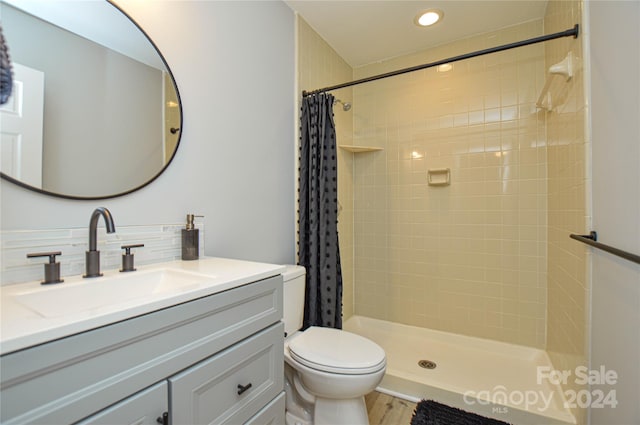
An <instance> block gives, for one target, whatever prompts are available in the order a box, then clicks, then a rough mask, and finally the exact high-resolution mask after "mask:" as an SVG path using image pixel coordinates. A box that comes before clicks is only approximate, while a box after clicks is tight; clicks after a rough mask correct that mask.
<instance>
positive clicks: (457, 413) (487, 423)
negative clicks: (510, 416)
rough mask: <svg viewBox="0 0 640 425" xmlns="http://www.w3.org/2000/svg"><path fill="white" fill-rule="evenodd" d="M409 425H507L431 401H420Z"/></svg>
mask: <svg viewBox="0 0 640 425" xmlns="http://www.w3.org/2000/svg"><path fill="white" fill-rule="evenodd" d="M411 425H509V424H507V423H506V422H502V421H498V420H496V419H491V418H485V417H484V416H480V415H476V414H475V413H469V412H465V411H464V410H460V409H456V408H455V407H449V406H446V405H444V404H440V403H436V402H435V401H433V400H422V401H421V402H420V403H418V405H417V406H416V410H415V412H413V417H412V418H411Z"/></svg>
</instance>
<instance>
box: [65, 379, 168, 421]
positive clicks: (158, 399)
mask: <svg viewBox="0 0 640 425" xmlns="http://www.w3.org/2000/svg"><path fill="white" fill-rule="evenodd" d="M167 386H168V385H167V381H162V382H160V383H158V384H156V385H154V386H152V387H150V388H147V389H145V390H142V391H140V392H139V393H137V394H134V395H132V396H131V397H128V398H126V399H124V400H122V401H121V402H120V403H116V404H115V405H113V406H111V407H109V408H107V409H104V410H103V411H101V412H98V413H96V414H95V415H91V416H89V417H88V418H86V419H84V420H82V421H80V422H78V423H77V424H76V425H113V424H120V425H157V424H158V422H157V419H158V418H159V417H160V418H161V417H162V414H163V413H164V412H167V411H168V410H169V409H168V405H169V395H168V390H167Z"/></svg>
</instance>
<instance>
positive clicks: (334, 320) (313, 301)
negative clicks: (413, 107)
mask: <svg viewBox="0 0 640 425" xmlns="http://www.w3.org/2000/svg"><path fill="white" fill-rule="evenodd" d="M333 101H334V98H333V96H332V95H331V94H326V93H320V94H312V95H309V96H305V97H304V98H303V99H302V114H301V118H300V121H301V123H300V157H299V159H300V168H299V174H300V177H299V189H298V195H299V196H298V198H299V201H298V202H299V205H298V206H299V211H298V215H299V220H298V224H299V231H298V233H299V241H298V258H299V261H298V263H299V264H300V265H302V266H304V267H305V268H306V270H307V275H306V283H307V287H306V294H305V308H304V327H305V328H307V327H309V326H323V327H332V328H338V329H341V328H342V274H341V273H342V272H341V269H340V250H339V247H338V171H337V169H338V161H337V151H336V149H337V148H336V130H335V124H334V122H333Z"/></svg>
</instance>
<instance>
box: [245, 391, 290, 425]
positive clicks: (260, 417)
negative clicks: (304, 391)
mask: <svg viewBox="0 0 640 425" xmlns="http://www.w3.org/2000/svg"><path fill="white" fill-rule="evenodd" d="M284 423H285V404H284V392H281V393H280V395H279V396H278V397H276V398H275V399H274V400H273V401H272V402H271V403H269V404H268V405H266V406H265V407H264V408H263V409H262V410H261V411H259V412H258V413H257V414H256V415H255V416H254V417H253V418H251V419H249V420H248V421H247V422H245V424H244V425H284Z"/></svg>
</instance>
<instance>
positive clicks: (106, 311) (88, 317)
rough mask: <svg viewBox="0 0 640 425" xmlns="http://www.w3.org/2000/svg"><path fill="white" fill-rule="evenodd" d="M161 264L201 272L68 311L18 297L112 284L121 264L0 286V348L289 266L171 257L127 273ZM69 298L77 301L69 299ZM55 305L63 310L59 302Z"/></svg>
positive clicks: (70, 332)
mask: <svg viewBox="0 0 640 425" xmlns="http://www.w3.org/2000/svg"><path fill="white" fill-rule="evenodd" d="M160 269H168V270H175V271H184V272H188V273H193V274H194V276H195V275H198V276H199V277H198V279H197V284H191V285H188V286H186V287H185V288H184V289H183V290H180V291H179V292H177V293H176V292H175V291H174V292H169V293H158V294H149V295H148V296H147V295H145V296H137V297H134V298H133V299H130V300H127V301H126V302H118V303H116V304H115V305H110V306H101V307H100V308H95V309H84V310H82V309H79V310H80V311H75V312H72V313H70V314H47V315H45V314H42V313H41V312H38V311H36V310H34V309H31V308H29V307H28V306H26V305H24V304H23V303H21V302H20V301H19V299H20V297H21V296H23V295H25V294H28V295H30V294H34V293H37V295H38V296H40V295H42V294H44V295H45V296H44V297H40V298H43V299H44V300H45V302H46V291H51V290H55V289H56V287H61V286H62V285H66V287H65V289H70V288H73V286H74V285H76V286H80V285H96V284H100V283H103V284H105V285H108V282H106V281H107V280H109V279H117V278H118V277H119V276H123V275H124V274H123V273H120V272H119V271H118V270H110V271H104V272H103V273H104V276H102V277H98V278H91V279H83V278H82V277H81V276H71V277H64V282H63V283H59V284H54V285H41V284H40V282H39V281H38V282H28V283H20V284H14V285H7V286H4V287H2V288H0V303H1V304H0V318H1V320H0V354H2V355H4V354H7V353H10V352H12V351H16V350H20V349H24V348H27V347H31V346H34V345H38V344H42V343H44V342H48V341H53V340H55V339H58V338H62V337H65V336H69V335H73V334H76V333H79V332H84V331H87V330H90V329H94V328H97V327H100V326H104V325H108V324H110V323H115V322H118V321H120V320H125V319H128V318H131V317H135V316H139V315H141V314H146V313H150V312H152V311H156V310H160V309H162V308H166V307H170V306H173V305H176V304H179V303H183V302H186V301H190V300H194V299H196V298H200V297H204V296H207V295H212V294H216V293H218V292H222V291H226V290H228V289H232V288H236V287H238V286H242V285H244V284H247V283H251V282H255V281H257V280H260V279H265V278H267V277H271V276H275V275H278V274H280V273H282V272H283V271H284V269H285V266H281V265H275V264H266V263H255V262H250V261H242V260H230V259H224V258H211V257H205V258H201V259H199V260H196V261H173V262H169V263H161V264H153V265H147V266H138V267H137V271H136V272H131V273H126V275H128V276H134V275H136V273H139V275H136V276H144V275H145V273H151V272H152V271H154V270H160ZM69 302H70V303H72V302H73V301H72V300H69ZM57 307H58V308H57V309H58V310H61V309H60V308H59V306H57ZM71 310H73V308H71ZM76 310H78V309H76Z"/></svg>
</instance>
